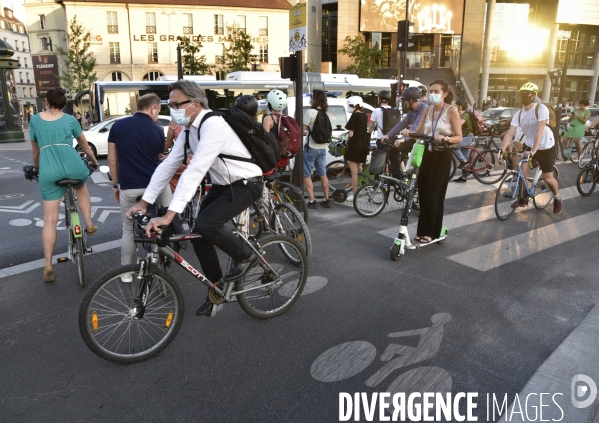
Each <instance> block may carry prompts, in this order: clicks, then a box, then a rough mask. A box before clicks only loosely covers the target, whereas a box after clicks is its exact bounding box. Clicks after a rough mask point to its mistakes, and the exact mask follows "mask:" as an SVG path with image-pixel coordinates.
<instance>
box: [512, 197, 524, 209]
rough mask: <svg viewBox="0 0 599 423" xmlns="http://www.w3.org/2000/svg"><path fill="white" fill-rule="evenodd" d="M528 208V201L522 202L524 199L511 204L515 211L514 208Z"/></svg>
mask: <svg viewBox="0 0 599 423" xmlns="http://www.w3.org/2000/svg"><path fill="white" fill-rule="evenodd" d="M527 206H528V200H524V199H522V198H521V199H519V200H516V201H514V202H513V203H512V208H513V209H515V208H516V207H527Z"/></svg>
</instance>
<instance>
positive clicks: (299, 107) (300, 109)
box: [293, 50, 304, 193]
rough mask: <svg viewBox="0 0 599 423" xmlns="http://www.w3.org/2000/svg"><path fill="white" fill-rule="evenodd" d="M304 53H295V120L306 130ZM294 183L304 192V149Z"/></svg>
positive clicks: (294, 173) (294, 175) (295, 172)
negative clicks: (303, 75) (303, 85)
mask: <svg viewBox="0 0 599 423" xmlns="http://www.w3.org/2000/svg"><path fill="white" fill-rule="evenodd" d="M302 62H303V60H302V51H301V50H300V51H296V52H295V120H296V122H297V124H298V125H299V127H300V131H302V132H303V130H304V97H303V87H302V70H303V68H304V67H303V65H302ZM293 183H294V184H295V186H297V187H298V188H299V189H301V190H302V193H303V192H304V149H303V148H300V149H299V151H298V152H297V154H296V155H295V164H294V166H293Z"/></svg>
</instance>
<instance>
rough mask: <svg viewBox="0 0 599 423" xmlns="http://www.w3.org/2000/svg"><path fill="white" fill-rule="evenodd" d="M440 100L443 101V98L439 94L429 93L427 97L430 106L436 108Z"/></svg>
mask: <svg viewBox="0 0 599 423" xmlns="http://www.w3.org/2000/svg"><path fill="white" fill-rule="evenodd" d="M441 100H443V97H442V96H441V94H433V93H431V94H429V95H428V101H430V103H431V104H432V105H435V106H436V105H437V104H439V103H441Z"/></svg>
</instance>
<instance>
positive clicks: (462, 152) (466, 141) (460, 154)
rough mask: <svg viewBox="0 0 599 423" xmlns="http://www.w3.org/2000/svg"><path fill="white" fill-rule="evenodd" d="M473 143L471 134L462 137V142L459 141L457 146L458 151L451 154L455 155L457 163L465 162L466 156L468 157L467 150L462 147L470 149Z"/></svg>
mask: <svg viewBox="0 0 599 423" xmlns="http://www.w3.org/2000/svg"><path fill="white" fill-rule="evenodd" d="M473 142H474V135H473V134H470V135H466V136H465V137H462V141H460V144H459V146H460V149H459V150H456V151H454V152H453V154H455V156H456V157H457V158H458V160H459V161H461V162H465V161H466V156H467V155H468V150H467V149H466V148H464V147H470V145H472V143H473Z"/></svg>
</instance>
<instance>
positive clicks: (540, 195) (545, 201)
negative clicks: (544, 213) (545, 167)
mask: <svg viewBox="0 0 599 423" xmlns="http://www.w3.org/2000/svg"><path fill="white" fill-rule="evenodd" d="M554 176H555V175H554ZM533 195H534V197H533V198H532V202H533V204H534V206H535V208H536V209H537V210H543V209H544V208H545V207H547V206H548V205H549V203H551V202H552V201H553V192H551V190H550V189H549V186H548V185H547V183H546V182H545V181H544V180H543V176H542V175H541V177H540V178H539V180H538V181H537V183H536V184H535V191H534V194H533Z"/></svg>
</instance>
